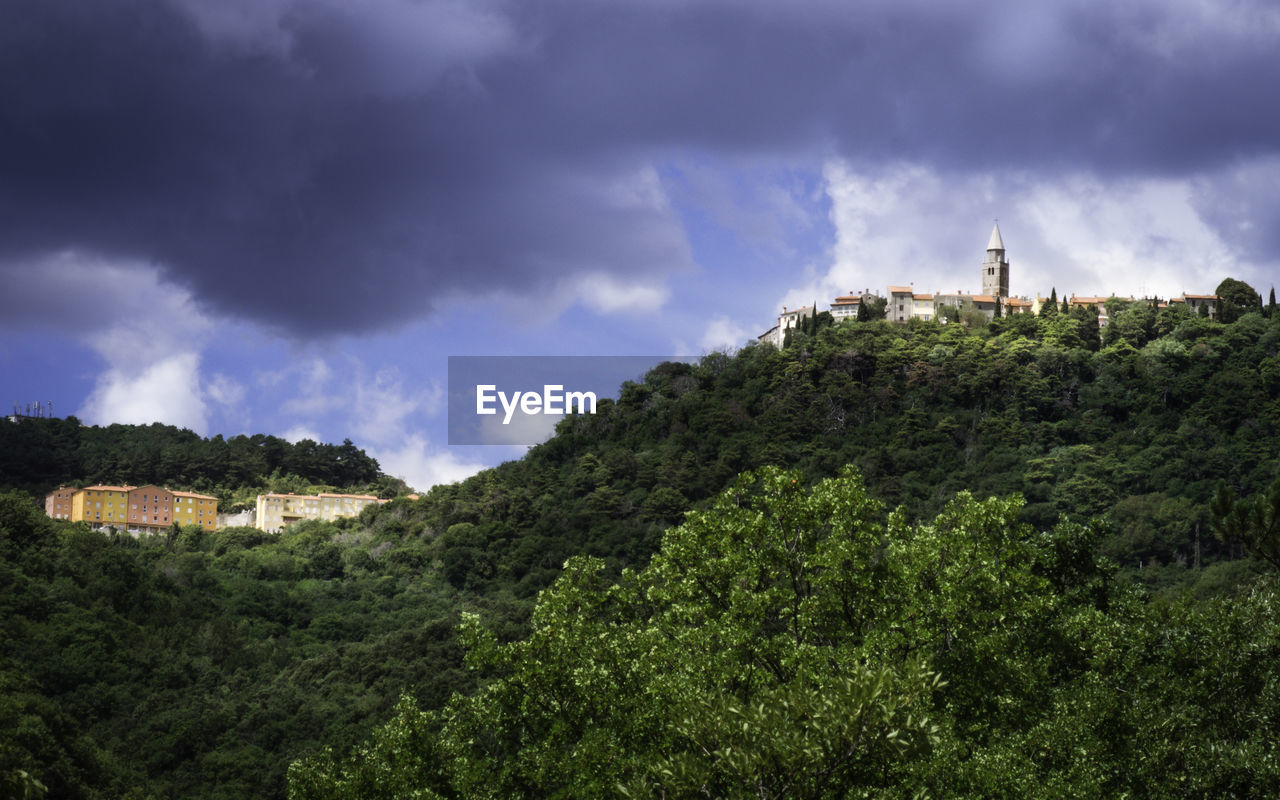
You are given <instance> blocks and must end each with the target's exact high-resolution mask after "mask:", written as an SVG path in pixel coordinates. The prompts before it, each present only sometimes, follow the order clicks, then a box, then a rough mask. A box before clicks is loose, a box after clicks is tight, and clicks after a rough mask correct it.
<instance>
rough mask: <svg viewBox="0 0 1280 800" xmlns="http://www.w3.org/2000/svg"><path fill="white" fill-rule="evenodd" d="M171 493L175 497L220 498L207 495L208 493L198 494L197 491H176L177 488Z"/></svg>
mask: <svg viewBox="0 0 1280 800" xmlns="http://www.w3.org/2000/svg"><path fill="white" fill-rule="evenodd" d="M171 494H172V495H173V496H174V497H196V498H199V499H201V500H217V499H218V498H216V497H210V496H209V495H207V494H196V493H195V492H179V491H176V490H175V491H173V492H171Z"/></svg>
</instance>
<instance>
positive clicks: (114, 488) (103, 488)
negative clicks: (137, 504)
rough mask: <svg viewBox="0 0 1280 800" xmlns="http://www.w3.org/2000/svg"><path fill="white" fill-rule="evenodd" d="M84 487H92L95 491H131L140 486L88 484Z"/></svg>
mask: <svg viewBox="0 0 1280 800" xmlns="http://www.w3.org/2000/svg"><path fill="white" fill-rule="evenodd" d="M84 488H85V489H92V490H93V491H95V492H130V491H133V490H134V489H137V488H138V487H137V486H103V485H98V486H86V487H84ZM74 491H79V490H78V489H77V490H74Z"/></svg>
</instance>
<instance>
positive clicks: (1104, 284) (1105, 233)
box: [780, 161, 1276, 305]
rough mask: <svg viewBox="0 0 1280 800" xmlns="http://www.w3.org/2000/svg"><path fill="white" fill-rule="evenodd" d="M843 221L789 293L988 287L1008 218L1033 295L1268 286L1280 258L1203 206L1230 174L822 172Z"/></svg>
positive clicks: (1020, 272) (834, 218)
mask: <svg viewBox="0 0 1280 800" xmlns="http://www.w3.org/2000/svg"><path fill="white" fill-rule="evenodd" d="M824 177H825V179H826V182H827V192H828V194H829V196H830V199H831V222H832V225H833V227H834V229H835V232H836V242H835V245H834V246H833V249H832V259H831V262H832V263H831V267H830V269H828V270H827V272H826V273H825V274H822V275H817V276H813V277H812V278H811V279H809V280H807V281H804V282H803V283H802V284H801V285H796V286H793V287H792V288H791V290H790V291H789V292H788V293H787V294H786V296H785V297H784V298H782V299H781V300H780V303H786V304H788V305H803V304H807V303H809V302H811V301H812V299H813V298H814V297H815V296H816V297H817V298H819V303H820V304H821V303H824V302H829V301H830V299H831V298H832V297H834V296H836V295H837V294H844V293H846V292H849V291H850V290H852V291H854V292H861V291H862V290H863V289H864V288H869V289H871V290H872V291H875V292H879V293H884V291H885V288H886V287H887V286H889V285H908V284H911V285H913V286H914V287H915V288H916V290H917V291H919V292H939V291H941V292H953V291H957V290H959V291H965V292H971V293H977V292H978V291H979V290H980V289H981V285H982V284H981V274H980V264H981V263H982V260H983V258H984V256H985V251H984V248H985V246H986V242H987V237H988V235H989V234H990V232H991V225H992V220H993V219H994V218H999V220H1000V230H1001V232H1002V234H1003V237H1004V242H1005V245H1006V247H1007V248H1008V256H1009V260H1010V263H1011V269H1010V290H1011V291H1012V293H1013V294H1014V295H1022V296H1028V297H1034V296H1035V295H1036V294H1037V293H1041V294H1044V295H1047V294H1049V291H1050V290H1051V289H1057V292H1058V294H1059V295H1060V296H1062V295H1070V294H1080V295H1111V294H1115V295H1120V296H1128V295H1134V296H1143V295H1148V296H1150V295H1157V296H1160V297H1168V296H1171V295H1174V296H1176V295H1178V294H1179V293H1181V292H1190V293H1198V292H1212V291H1213V289H1214V288H1215V287H1216V286H1217V285H1218V283H1219V282H1220V281H1221V280H1222V279H1223V278H1226V277H1229V276H1230V277H1235V278H1239V279H1241V280H1245V281H1250V282H1257V283H1258V284H1259V285H1267V283H1266V281H1265V277H1266V276H1268V275H1274V274H1275V272H1276V265H1273V264H1261V263H1257V262H1255V261H1252V260H1250V258H1249V257H1248V256H1247V255H1245V254H1244V252H1243V251H1242V250H1241V249H1240V248H1237V247H1233V246H1231V243H1230V242H1229V241H1227V239H1226V238H1224V234H1223V233H1222V232H1221V228H1220V227H1219V226H1217V225H1215V224H1213V220H1211V219H1210V216H1211V215H1210V214H1209V213H1208V212H1207V210H1206V208H1205V207H1204V203H1203V197H1204V196H1205V195H1206V193H1207V192H1208V189H1207V188H1206V187H1212V186H1216V185H1218V183H1219V182H1220V181H1223V180H1228V179H1229V178H1230V175H1229V174H1228V173H1223V175H1222V176H1219V175H1201V176H1196V177H1194V178H1158V177H1151V178H1130V179H1122V180H1121V179H1117V180H1103V179H1102V178H1100V177H1098V176H1096V175H1091V174H1085V173H1076V174H1072V175H1067V176H1029V175H1027V174H1025V173H1013V172H1010V173H1005V174H998V173H980V174H972V175H967V176H965V175H946V176H943V175H940V174H939V173H938V172H936V171H934V170H932V169H930V168H927V167H923V166H920V165H916V164H897V165H893V166H891V167H887V168H883V169H878V170H875V171H858V170H857V169H855V168H854V167H852V166H850V165H849V164H846V163H844V162H839V161H833V162H830V163H829V164H828V165H827V166H826V168H825V171H824Z"/></svg>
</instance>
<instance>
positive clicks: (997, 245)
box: [982, 222, 1009, 308]
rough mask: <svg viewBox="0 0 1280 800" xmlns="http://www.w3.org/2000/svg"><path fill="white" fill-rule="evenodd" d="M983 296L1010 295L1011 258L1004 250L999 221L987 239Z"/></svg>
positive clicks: (1000, 296) (983, 265)
mask: <svg viewBox="0 0 1280 800" xmlns="http://www.w3.org/2000/svg"><path fill="white" fill-rule="evenodd" d="M982 296H985V297H993V298H996V297H998V298H1000V299H1004V298H1006V297H1008V296H1009V258H1008V256H1007V255H1006V254H1005V251H1004V238H1003V237H1001V236H1000V223H999V222H997V223H995V225H994V226H992V228H991V238H990V239H988V240H987V258H986V260H985V261H983V262H982ZM994 302H995V301H994V300H993V301H992V303H994ZM992 307H993V308H994V305H993V306H992Z"/></svg>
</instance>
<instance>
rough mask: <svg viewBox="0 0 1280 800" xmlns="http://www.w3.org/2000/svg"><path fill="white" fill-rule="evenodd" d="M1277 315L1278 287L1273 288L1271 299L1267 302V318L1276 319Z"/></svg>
mask: <svg viewBox="0 0 1280 800" xmlns="http://www.w3.org/2000/svg"><path fill="white" fill-rule="evenodd" d="M1275 315H1276V287H1274V286H1272V287H1271V299H1270V300H1268V301H1267V316H1268V317H1274V316H1275Z"/></svg>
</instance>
